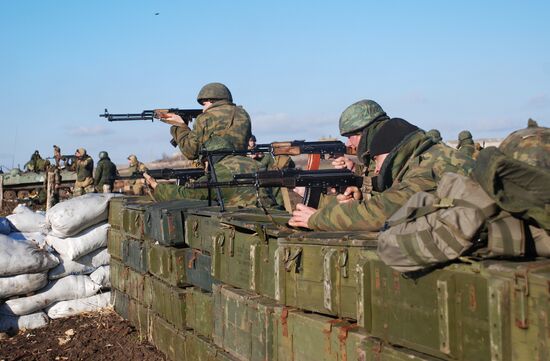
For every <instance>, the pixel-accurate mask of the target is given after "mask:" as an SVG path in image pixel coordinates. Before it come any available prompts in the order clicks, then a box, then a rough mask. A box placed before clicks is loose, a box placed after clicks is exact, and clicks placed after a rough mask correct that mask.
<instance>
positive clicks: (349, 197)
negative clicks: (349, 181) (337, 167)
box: [336, 187, 363, 203]
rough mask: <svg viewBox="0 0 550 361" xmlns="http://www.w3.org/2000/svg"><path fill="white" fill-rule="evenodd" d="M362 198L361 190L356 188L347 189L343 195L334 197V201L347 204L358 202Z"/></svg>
mask: <svg viewBox="0 0 550 361" xmlns="http://www.w3.org/2000/svg"><path fill="white" fill-rule="evenodd" d="M362 198H363V194H362V193H361V190H360V189H359V188H357V187H347V188H346V190H345V191H344V193H343V194H339V195H337V196H336V199H337V200H338V202H340V203H347V202H350V201H353V200H355V201H358V200H360V199H362Z"/></svg>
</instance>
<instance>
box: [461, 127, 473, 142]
mask: <svg viewBox="0 0 550 361" xmlns="http://www.w3.org/2000/svg"><path fill="white" fill-rule="evenodd" d="M466 139H472V133H470V131H469V130H463V131H461V132H460V133H458V141H459V142H462V141H463V140H466Z"/></svg>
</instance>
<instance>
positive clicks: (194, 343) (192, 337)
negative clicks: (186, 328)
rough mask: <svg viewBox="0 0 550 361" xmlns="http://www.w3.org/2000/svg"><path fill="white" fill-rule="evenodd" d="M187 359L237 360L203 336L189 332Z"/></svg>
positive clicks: (186, 346) (205, 360) (201, 360)
mask: <svg viewBox="0 0 550 361" xmlns="http://www.w3.org/2000/svg"><path fill="white" fill-rule="evenodd" d="M185 352H186V360H193V361H237V360H238V359H237V358H234V357H232V356H231V355H229V354H228V353H227V352H224V351H223V350H222V349H220V348H218V347H216V345H214V344H213V343H212V342H210V340H208V339H206V338H204V337H203V336H200V335H196V334H194V333H191V332H188V333H187V339H186V344H185ZM266 361H267V360H266Z"/></svg>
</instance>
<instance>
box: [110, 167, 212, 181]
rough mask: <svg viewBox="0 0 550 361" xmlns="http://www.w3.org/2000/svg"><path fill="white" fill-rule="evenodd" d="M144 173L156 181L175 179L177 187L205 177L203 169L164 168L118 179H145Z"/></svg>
mask: <svg viewBox="0 0 550 361" xmlns="http://www.w3.org/2000/svg"><path fill="white" fill-rule="evenodd" d="M143 173H147V174H149V175H150V176H151V177H153V178H155V179H175V180H176V184H177V185H181V184H185V183H186V182H189V181H190V180H191V179H197V178H200V177H202V176H203V175H204V170H203V169H202V168H162V169H149V170H147V171H145V172H134V173H132V174H130V175H127V176H118V177H117V178H116V179H120V180H125V179H140V178H143Z"/></svg>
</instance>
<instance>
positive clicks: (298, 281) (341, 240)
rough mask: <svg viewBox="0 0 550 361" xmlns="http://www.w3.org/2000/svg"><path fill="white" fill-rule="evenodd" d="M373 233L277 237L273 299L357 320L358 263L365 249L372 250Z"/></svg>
mask: <svg viewBox="0 0 550 361" xmlns="http://www.w3.org/2000/svg"><path fill="white" fill-rule="evenodd" d="M376 236H377V234H375V233H359V232H353V233H350V232H303V233H296V234H293V235H291V236H288V237H286V238H280V239H279V240H278V249H277V252H276V254H275V261H274V264H275V299H276V300H277V301H278V302H279V303H281V304H285V305H287V306H292V307H297V308H301V309H304V310H307V311H314V312H319V313H323V314H327V315H333V316H338V317H344V318H348V319H356V317H357V303H358V301H357V283H358V281H357V277H358V273H357V265H358V264H361V263H362V262H363V261H362V259H361V257H362V254H363V253H364V252H371V253H373V254H374V253H375V250H376V246H377V245H376ZM365 250H366V251H365Z"/></svg>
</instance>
